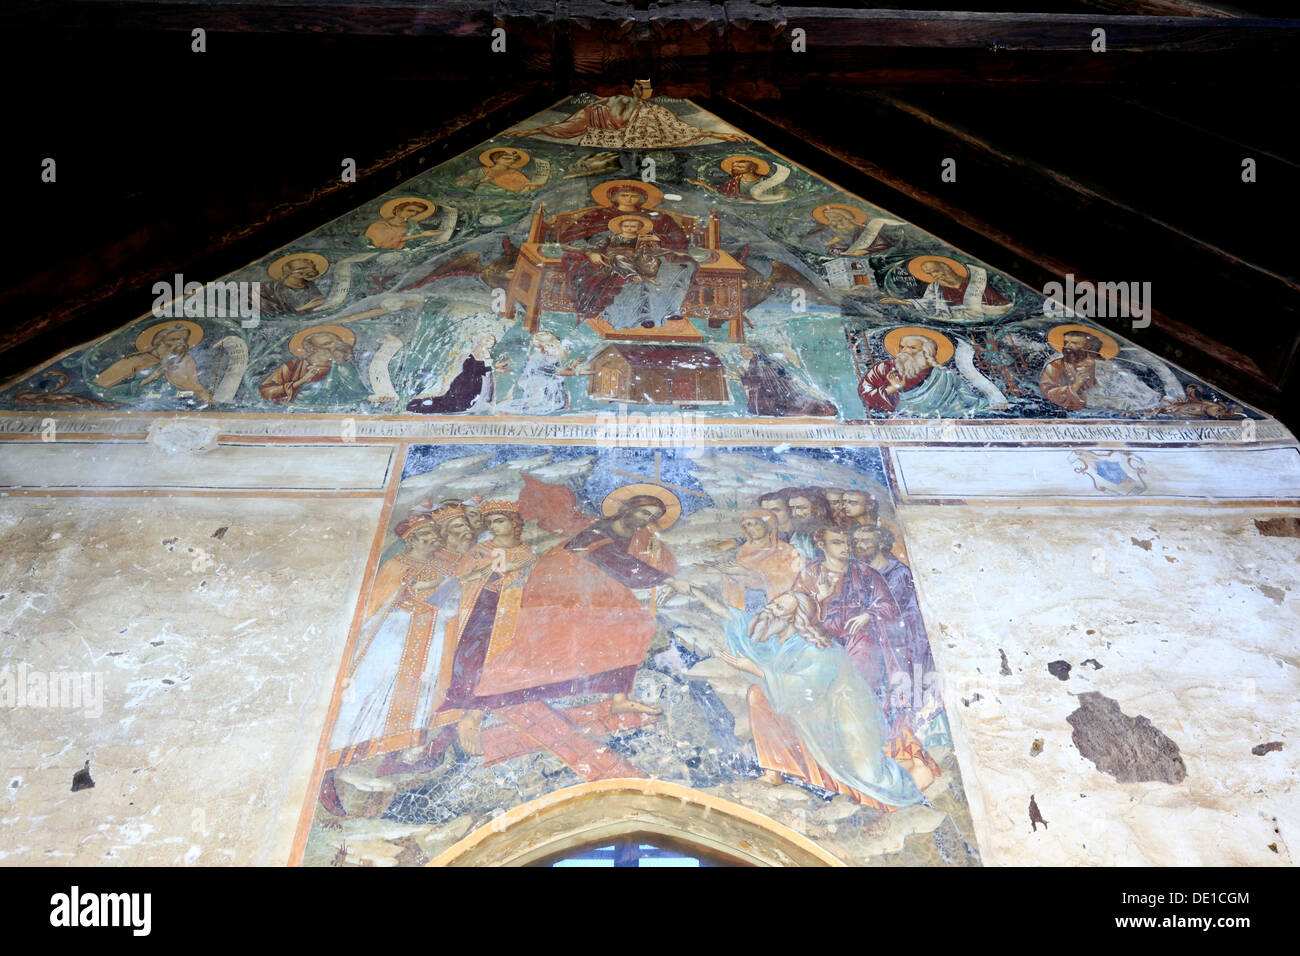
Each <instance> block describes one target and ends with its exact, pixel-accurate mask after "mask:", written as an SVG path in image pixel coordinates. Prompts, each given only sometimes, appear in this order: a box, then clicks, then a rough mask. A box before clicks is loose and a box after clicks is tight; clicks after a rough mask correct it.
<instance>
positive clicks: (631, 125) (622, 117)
mask: <svg viewBox="0 0 1300 956" xmlns="http://www.w3.org/2000/svg"><path fill="white" fill-rule="evenodd" d="M653 92H654V90H653V89H652V87H651V84H650V81H649V80H637V81H636V82H635V83H634V84H633V85H632V89H631V91H630V95H618V96H607V97H605V98H603V99H599V100H597V101H596V102H595V103H592V104H591V105H590V106H584V107H583V108H582V109H580V110H578V111H577V112H576V113H572V114H571V115H569V116H568V117H566V118H565V119H563V120H560V122H558V123H552V124H550V125H549V126H538V127H536V128H533V129H524V130H518V131H516V132H514V133H512V134H511V135H514V136H550V137H552V138H554V139H567V140H572V139H576V140H578V145H579V146H602V147H604V148H606V149H638V148H668V147H674V146H690V145H692V144H694V143H698V142H700V141H701V140H706V139H716V140H721V141H723V142H741V141H743V140H744V139H745V137H744V135H742V134H740V133H722V132H719V133H715V132H713V131H711V130H707V129H701V128H700V127H698V126H692V125H691V124H690V123H687V122H684V121H683V120H680V119H678V118H677V115H676V114H675V113H673V112H672V111H671V110H669V109H668V108H666V107H663V106H659V105H657V104H655V103H651V102H650V97H651V95H652V94H653Z"/></svg>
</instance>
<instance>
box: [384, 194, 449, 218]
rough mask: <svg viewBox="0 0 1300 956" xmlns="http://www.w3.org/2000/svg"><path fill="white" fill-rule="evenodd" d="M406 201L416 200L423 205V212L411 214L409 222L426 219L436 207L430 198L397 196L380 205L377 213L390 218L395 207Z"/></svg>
mask: <svg viewBox="0 0 1300 956" xmlns="http://www.w3.org/2000/svg"><path fill="white" fill-rule="evenodd" d="M408 202H418V203H420V204H422V205H423V206H424V212H422V213H420V214H419V215H417V216H412V217H411V222H419V221H420V220H421V219H428V218H429V217H430V216H432V215H433V211H434V210H435V209H437V208H438V207H437V205H436V204H435V203H434V201H433V200H432V199H424V198H423V197H421V196H398V197H397V198H396V199H390V200H388V202H386V203H384V204H383V205H382V206H380V207H379V215H381V216H383V217H384V218H385V219H391V218H392V216H393V215H394V213H395V211H396V209H397V207H398V206H400V205H402V203H408Z"/></svg>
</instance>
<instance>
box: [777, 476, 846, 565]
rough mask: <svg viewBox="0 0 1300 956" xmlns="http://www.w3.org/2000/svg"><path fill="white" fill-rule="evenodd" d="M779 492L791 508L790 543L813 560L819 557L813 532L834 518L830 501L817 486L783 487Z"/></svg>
mask: <svg viewBox="0 0 1300 956" xmlns="http://www.w3.org/2000/svg"><path fill="white" fill-rule="evenodd" d="M779 494H780V495H781V497H783V498H784V499H785V501H786V505H787V506H788V507H789V509H790V529H791V531H790V544H791V545H793V546H794V549H795V550H796V551H798V552H799V553H800V554H802V555H803V556H804V557H805V558H807V559H809V560H810V561H811V560H812V559H814V558H816V557H817V546H816V545H815V544H814V543H813V537H812V536H813V532H814V531H816V530H817V529H818V528H820V527H822V526H823V525H826V524H830V523H831V522H832V521H833V520H834V516H833V515H832V514H831V505H830V502H829V501H827V500H826V497H825V496H824V495H823V494H822V493H821V491H819V490H818V489H816V488H783V489H781V491H780V492H779Z"/></svg>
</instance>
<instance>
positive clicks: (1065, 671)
mask: <svg viewBox="0 0 1300 956" xmlns="http://www.w3.org/2000/svg"><path fill="white" fill-rule="evenodd" d="M1047 672H1048V673H1049V674H1051V675H1052V676H1053V677H1055V678H1056V679H1057V680H1069V679H1070V663H1069V661H1052V663H1050V664H1048V665H1047Z"/></svg>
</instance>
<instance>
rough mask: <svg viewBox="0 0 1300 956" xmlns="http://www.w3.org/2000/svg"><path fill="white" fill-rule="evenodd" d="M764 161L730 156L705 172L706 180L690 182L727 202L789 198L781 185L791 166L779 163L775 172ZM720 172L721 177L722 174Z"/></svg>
mask: <svg viewBox="0 0 1300 956" xmlns="http://www.w3.org/2000/svg"><path fill="white" fill-rule="evenodd" d="M773 165H774V164H772V163H769V162H768V161H767V160H765V159H760V158H758V157H757V156H728V157H726V158H725V159H723V160H721V161H720V162H719V163H718V165H717V166H715V167H710V168H709V169H708V171H707V172H705V173H704V177H705V178H704V179H688V180H686V181H687V182H688V183H693V184H695V185H696V186H703V187H704V188H705V189H708V190H711V191H713V192H716V193H718V194H719V195H721V196H726V197H727V198H728V199H752V200H754V201H756V202H780V201H781V200H783V199H787V198H789V195H790V193H789V191H787V190H785V189H781V188H780V185H781V183H783V182H785V180H786V178H787V177H788V176H789V175H790V167H789V166H783V165H782V164H781V163H776V164H775V166H776V172H775V173H772V166H773ZM719 171H721V173H722V175H719Z"/></svg>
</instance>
